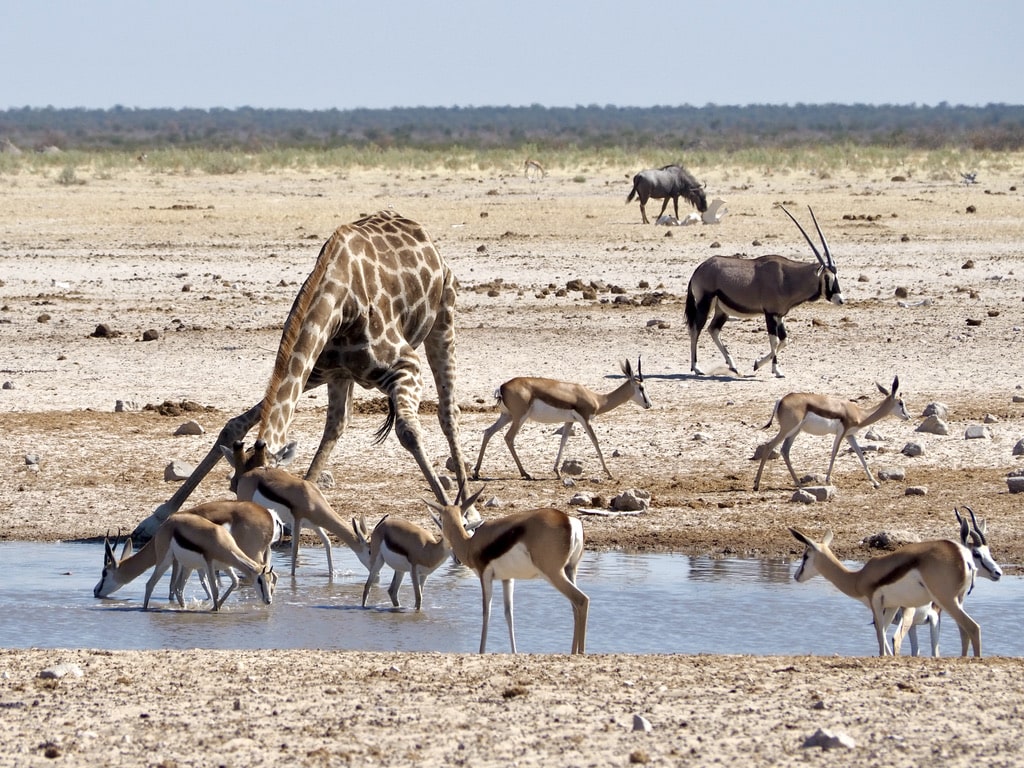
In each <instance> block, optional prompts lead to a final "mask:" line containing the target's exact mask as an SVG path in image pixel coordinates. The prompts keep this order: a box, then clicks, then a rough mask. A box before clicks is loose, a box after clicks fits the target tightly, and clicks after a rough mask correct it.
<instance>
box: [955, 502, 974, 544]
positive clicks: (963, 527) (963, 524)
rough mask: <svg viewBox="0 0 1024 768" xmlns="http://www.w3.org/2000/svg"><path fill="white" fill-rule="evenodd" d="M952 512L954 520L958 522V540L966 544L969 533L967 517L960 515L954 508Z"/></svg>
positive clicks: (969, 526) (969, 527)
mask: <svg viewBox="0 0 1024 768" xmlns="http://www.w3.org/2000/svg"><path fill="white" fill-rule="evenodd" d="M953 514H955V515H956V521H957V522H958V523H960V541H961V543H962V544H963V545H964V546H967V538H968V536H970V533H971V524H970V523H968V522H967V518H964V517H960V512H959V511H958V510H957V509H956V508H954V509H953Z"/></svg>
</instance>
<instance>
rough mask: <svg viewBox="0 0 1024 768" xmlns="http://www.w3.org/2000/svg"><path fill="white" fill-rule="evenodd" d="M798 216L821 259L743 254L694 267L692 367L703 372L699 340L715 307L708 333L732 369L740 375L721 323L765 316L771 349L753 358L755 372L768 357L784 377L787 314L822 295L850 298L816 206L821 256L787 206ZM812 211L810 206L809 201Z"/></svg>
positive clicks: (689, 306) (689, 315)
mask: <svg viewBox="0 0 1024 768" xmlns="http://www.w3.org/2000/svg"><path fill="white" fill-rule="evenodd" d="M779 207H780V208H782V210H783V212H784V213H785V214H786V215H787V216H789V218H791V219H792V220H793V223H794V224H796V226H797V228H798V229H799V230H800V232H801V233H802V234H803V236H804V238H805V239H806V240H807V243H808V244H809V245H810V246H811V250H812V251H814V255H815V256H816V257H817V259H818V263H817V264H808V263H804V262H799V261H793V260H792V259H787V258H786V257H784V256H774V255H773V256H759V257H758V258H756V259H744V258H741V257H738V256H712V257H711V258H710V259H708V260H707V261H704V262H702V263H701V264H699V265H698V266H697V268H696V269H695V270H694V271H693V275H692V276H691V277H690V284H689V287H688V288H687V289H686V324H687V326H688V328H689V331H690V370H691V371H692V372H693V373H695V374H696V375H698V376H703V375H704V371H702V370H701V369H700V367H698V365H697V339H698V338H700V333H701V331H702V330H703V329H704V325H705V323H707V320H708V315H710V314H711V311H712V310H714V313H715V314H714V317H713V318H712V320H711V326H710V327H709V328H708V332H709V333H710V334H711V339H712V341H714V342H715V346H717V347H718V349H719V351H720V352H721V353H722V354H723V355H724V356H725V363H726V365H728V366H729V370H730V371H732V372H733V373H735V374H737V375H739V371H738V370H737V369H736V364H735V363H734V362H733V359H732V355H730V354H729V350H728V349H727V348H726V346H725V344H723V343H722V339H721V336H720V334H721V332H722V327H723V326H724V325H725V323H726V321H727V320H728V319H729V318H730V317H760V316H762V315H763V316H764V319H765V325H766V326H767V330H768V344H769V347H770V349H769V351H768V354H767V355H765V356H764V357H762V358H760V359H758V360H757V361H756V362H755V363H754V370H755V371H756V370H757V369H758V368H760V367H761V366H762V365H764V364H765V363H767V362H768V361H769V360H770V361H771V363H772V374H773V375H774V376H775V377H776V378H782V377H783V376H784V375H785V374H783V373H782V370H781V369H780V368H779V361H778V354H779V352H781V351H782V348H783V347H784V346H786V340H787V338H788V333H787V332H786V326H785V323H784V320H785V317H786V315H787V314H788V313H789V312H790V311H791V310H792V309H793V308H794V307H796V306H798V305H800V304H803V303H804V302H806V301H817V300H818V299H820V298H821V297H822V296H824V297H825V298H826V299H828V300H829V301H831V302H832V303H833V304H842V303H843V302H844V301H845V299H844V298H843V293H842V291H841V290H840V288H839V277H838V274H837V272H836V262H835V259H833V258H832V253H831V251H829V249H828V243H827V242H825V235H823V234H822V232H821V227H819V226H818V220H817V219H816V218H815V217H814V211H811V218H812V219H813V220H814V226H815V228H816V229H817V230H818V236H819V237H820V238H821V245H822V248H823V249H824V251H825V256H824V257H822V255H821V254H820V253H818V249H817V248H816V247H815V245H814V243H813V242H811V238H810V237H808V235H807V232H805V231H804V228H803V227H801V226H800V222H799V221H797V220H796V218H794V216H793V214H791V213H790V212H789V211H787V210H786V209H785V208H783V207H782V206H781V205H780V206H779ZM808 210H811V209H810V206H808Z"/></svg>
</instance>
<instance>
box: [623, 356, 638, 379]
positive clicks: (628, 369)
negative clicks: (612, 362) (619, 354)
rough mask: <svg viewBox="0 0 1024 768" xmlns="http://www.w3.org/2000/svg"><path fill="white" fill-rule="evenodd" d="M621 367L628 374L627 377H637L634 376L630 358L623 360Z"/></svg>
mask: <svg viewBox="0 0 1024 768" xmlns="http://www.w3.org/2000/svg"><path fill="white" fill-rule="evenodd" d="M620 367H621V368H622V372H623V373H624V374H626V378H627V379H632V378H635V377H634V376H633V366H632V365H630V363H629V360H623V361H622V365H621V366H620Z"/></svg>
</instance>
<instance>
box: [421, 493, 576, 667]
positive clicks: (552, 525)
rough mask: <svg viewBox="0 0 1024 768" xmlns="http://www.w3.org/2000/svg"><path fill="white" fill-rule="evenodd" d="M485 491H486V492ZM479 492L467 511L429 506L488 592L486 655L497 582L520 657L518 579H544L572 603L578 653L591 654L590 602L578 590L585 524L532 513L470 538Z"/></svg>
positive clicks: (553, 512) (494, 523)
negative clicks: (469, 518) (469, 515)
mask: <svg viewBox="0 0 1024 768" xmlns="http://www.w3.org/2000/svg"><path fill="white" fill-rule="evenodd" d="M481 490H482V489H481ZM480 493H481V491H477V492H476V493H475V494H473V496H471V497H470V498H469V499H468V500H466V501H464V502H462V504H461V506H455V505H448V506H442V505H440V504H437V503H435V502H432V501H427V505H428V506H429V507H430V508H431V509H432V510H434V511H435V512H437V514H438V516H439V517H438V519H437V523H438V525H440V526H441V531H442V533H443V535H444V538H445V539H446V540H447V541H448V543H449V544H450V545H451V548H452V552H454V554H455V557H456V558H458V560H459V562H460V563H462V564H464V565H466V566H468V567H469V568H471V569H472V570H473V571H475V572H476V574H477V576H479V577H480V588H481V590H482V592H483V628H482V630H481V632H480V653H483V652H484V651H485V650H486V649H487V625H488V623H489V621H490V618H491V594H492V591H493V588H494V580H495V579H497V580H498V581H500V582H501V583H502V591H503V593H504V597H505V623H506V624H508V639H509V644H510V645H511V647H512V653H515V652H516V634H515V627H514V624H513V616H512V595H513V589H514V580H515V579H535V578H537V577H538V576H541V577H543V578H545V579H547V581H548V582H549V583H550V584H551V586H553V587H554V588H555V589H557V590H558V591H559V592H561V593H562V594H563V595H565V596H566V597H567V598H568V599H569V602H570V603H572V616H573V632H572V653H584V652H585V651H586V638H587V612H588V610H589V607H590V598H588V597H587V596H586V595H585V594H583V592H582V591H580V589H579V587H577V586H576V569H577V567H578V566H579V562H580V558H581V557H582V556H583V524H582V523H580V521H579V520H578V519H577V518H575V517H569V516H568V515H567V514H565V513H564V512H562V511H560V510H557V509H550V508H548V509H532V510H529V511H526V512H517V513H514V514H511V515H508V516H506V517H501V518H498V519H494V520H486V521H484V522H483V523H480V524H478V525H477V526H476V528H475V529H474V530H473V531H472V532H471V533H470V532H469V531H467V530H466V520H465V514H466V511H467V510H469V509H471V508H472V507H473V502H474V501H475V500H476V498H477V497H478V496H479V495H480Z"/></svg>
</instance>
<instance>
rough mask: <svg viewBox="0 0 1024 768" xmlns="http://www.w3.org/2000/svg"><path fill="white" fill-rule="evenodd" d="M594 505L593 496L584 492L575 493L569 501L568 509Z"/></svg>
mask: <svg viewBox="0 0 1024 768" xmlns="http://www.w3.org/2000/svg"><path fill="white" fill-rule="evenodd" d="M593 503H594V494H592V493H587V492H586V491H576V493H574V494H573V496H572V498H571V499H569V506H570V507H589V506H592V505H593Z"/></svg>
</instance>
